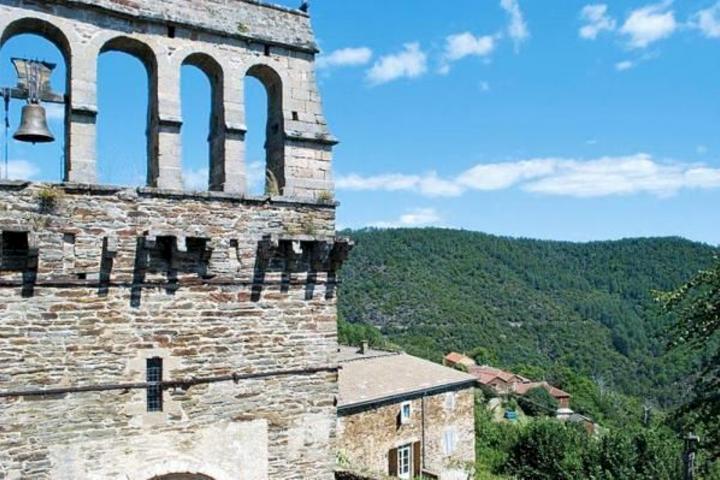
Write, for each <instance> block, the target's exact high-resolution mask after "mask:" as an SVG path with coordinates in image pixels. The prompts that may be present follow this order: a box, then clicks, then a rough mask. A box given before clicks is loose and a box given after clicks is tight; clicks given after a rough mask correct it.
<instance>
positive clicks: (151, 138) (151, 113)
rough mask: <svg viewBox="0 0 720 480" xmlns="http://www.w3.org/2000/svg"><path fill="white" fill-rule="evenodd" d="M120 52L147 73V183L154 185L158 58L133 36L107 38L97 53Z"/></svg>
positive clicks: (157, 146) (156, 172)
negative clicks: (138, 64) (142, 67)
mask: <svg viewBox="0 0 720 480" xmlns="http://www.w3.org/2000/svg"><path fill="white" fill-rule="evenodd" d="M105 52H121V53H126V54H128V55H131V56H133V57H135V58H137V59H138V60H140V62H141V63H142V64H143V66H144V67H145V70H146V71H147V75H148V89H149V92H148V112H147V185H148V186H150V187H156V186H157V181H158V177H159V176H160V163H159V156H160V155H159V149H160V113H159V99H158V59H157V56H156V55H155V52H154V51H153V49H152V48H151V47H150V46H149V45H147V44H146V43H144V42H142V41H140V40H137V39H135V38H131V37H126V36H119V37H114V38H112V39H110V40H107V41H106V42H105V43H104V44H103V46H102V47H101V48H100V51H99V54H100V55H102V54H103V53H105Z"/></svg>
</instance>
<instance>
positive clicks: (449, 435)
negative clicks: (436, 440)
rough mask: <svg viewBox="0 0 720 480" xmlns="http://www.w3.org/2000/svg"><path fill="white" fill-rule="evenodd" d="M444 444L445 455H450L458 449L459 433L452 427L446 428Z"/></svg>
mask: <svg viewBox="0 0 720 480" xmlns="http://www.w3.org/2000/svg"><path fill="white" fill-rule="evenodd" d="M443 446H444V450H445V455H447V456H450V455H452V454H453V453H455V450H456V449H457V433H455V430H454V429H451V428H450V429H447V430H445V435H444V438H443Z"/></svg>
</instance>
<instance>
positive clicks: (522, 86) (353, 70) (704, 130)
mask: <svg viewBox="0 0 720 480" xmlns="http://www.w3.org/2000/svg"><path fill="white" fill-rule="evenodd" d="M280 3H283V4H285V5H288V6H296V3H297V4H299V3H300V2H299V1H297V2H290V1H286V2H280ZM449 4H451V5H452V7H448V6H447V5H449ZM311 13H312V16H313V24H314V27H315V30H316V34H317V37H318V41H319V44H320V47H321V49H322V51H323V53H322V55H321V57H320V60H319V65H318V79H319V82H320V87H321V91H322V95H323V101H324V104H325V111H326V115H327V117H328V120H329V122H330V126H331V128H332V130H333V133H334V134H335V135H336V136H338V137H339V138H340V140H341V141H342V143H341V144H340V145H339V146H338V147H337V148H336V151H335V164H334V170H335V176H336V181H337V184H338V189H337V197H338V199H339V200H340V201H341V202H342V206H341V208H340V210H339V224H340V225H341V226H344V227H362V226H368V225H374V226H427V225H437V226H447V227H456V228H465V229H471V230H481V231H485V232H488V233H494V234H501V235H512V236H523V237H536V238H552V239H563V240H579V241H585V240H599V239H614V238H621V237H634V236H655V235H680V236H684V237H687V238H691V239H693V240H699V241H704V242H708V243H712V244H720V227H719V226H718V225H719V223H720V222H719V220H720V214H718V206H719V205H720V54H718V52H719V51H720V50H718V48H719V47H720V2H718V0H696V1H693V0H683V1H679V0H677V1H675V2H670V1H660V2H642V1H629V0H628V1H623V0H618V1H612V2H607V3H605V4H603V3H592V2H587V1H576V0H563V1H556V0H453V1H452V2H431V1H428V0H393V1H392V2H387V1H383V2H381V1H379V0H365V1H362V2H350V1H336V0H315V1H314V2H312V6H311ZM38 52H39V53H38ZM12 55H23V56H28V55H29V56H33V57H40V58H50V59H52V55H55V56H56V57H57V53H56V52H53V51H52V49H49V48H48V47H46V46H38V42H37V40H35V39H32V38H25V37H18V38H15V39H13V40H11V41H10V42H9V43H8V44H7V45H6V46H5V47H4V48H3V50H2V57H1V58H0V80H1V81H2V84H7V83H9V82H11V81H12V80H13V74H12V69H11V67H10V65H9V62H8V57H9V56H12ZM61 77H62V70H59V72H58V74H57V75H56V77H55V79H56V86H61V82H60V81H59V80H61ZM143 77H144V76H143V72H142V67H141V66H140V64H139V63H138V62H137V61H136V60H134V59H132V58H129V57H126V56H124V55H120V54H113V53H107V54H104V55H103V57H101V60H100V87H99V88H100V90H99V91H100V98H99V107H100V112H101V113H100V117H99V126H98V129H99V133H98V136H99V158H100V168H101V171H102V172H104V173H103V175H102V176H101V179H102V180H103V181H105V182H107V183H121V184H133V183H135V182H137V183H141V182H142V180H141V179H142V178H143V177H144V174H145V173H144V172H145V169H144V161H145V160H144V158H145V157H144V136H143V132H144V128H145V125H144V117H145V114H144V111H145V103H144V102H145V101H146V100H145V99H144V98H143V95H144V88H145V87H144V83H143V82H145V79H144V78H143ZM253 82H254V80H248V85H247V86H246V88H247V89H248V94H247V96H248V119H247V123H248V126H249V128H250V131H249V140H248V141H249V148H248V164H249V165H250V167H251V171H252V172H262V164H261V162H260V160H261V159H262V158H263V154H262V141H263V138H262V132H263V128H264V108H263V102H264V101H265V100H264V93H263V91H262V88H261V87H259V85H256V84H255V83H253ZM119 92H122V95H120V94H119ZM209 94H210V93H209V86H208V84H207V80H206V79H205V78H204V77H203V75H202V74H200V73H199V72H198V71H197V70H194V69H193V68H192V67H187V68H186V71H184V72H183V107H184V108H183V112H184V117H185V124H184V127H183V133H184V135H183V137H184V138H183V140H184V149H185V150H184V158H183V164H184V168H185V170H186V181H187V182H188V184H189V185H190V186H192V185H197V184H198V183H200V182H202V181H203V180H204V178H205V171H204V169H205V168H206V167H207V153H206V150H207V146H206V142H205V139H206V137H207V123H208V107H209ZM15 103H16V105H15V106H14V108H15V109H18V108H19V105H17V103H18V102H15ZM103 112H106V113H103ZM15 115H16V114H15ZM53 117H58V115H55V114H54V115H53ZM60 123H61V122H58V120H57V119H56V120H54V121H53V130H54V131H55V132H56V134H60V133H61V132H60V129H61V124H60ZM15 124H16V122H15V121H14V125H15ZM254 126H257V127H256V128H253V127H254ZM53 148H54V149H55V150H53ZM60 149H61V147H60V146H59V145H57V144H55V145H53V146H43V147H28V146H24V145H19V144H15V143H12V144H11V158H12V159H13V161H14V162H16V163H15V165H16V166H15V167H14V168H15V171H16V172H15V173H17V174H21V173H22V174H25V175H29V176H31V177H32V178H37V179H48V180H52V179H57V178H58V177H59V162H60V158H61V154H60ZM252 177H253V179H254V180H253V184H254V185H253V188H252V189H253V190H254V191H258V189H260V186H259V183H261V175H257V173H255V174H253V175H252Z"/></svg>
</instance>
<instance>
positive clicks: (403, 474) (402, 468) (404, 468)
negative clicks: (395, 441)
mask: <svg viewBox="0 0 720 480" xmlns="http://www.w3.org/2000/svg"><path fill="white" fill-rule="evenodd" d="M412 455H413V446H412V444H411V443H408V444H407V445H403V446H401V447H398V449H397V473H398V478H401V479H404V480H410V479H411V478H412V470H413V458H412Z"/></svg>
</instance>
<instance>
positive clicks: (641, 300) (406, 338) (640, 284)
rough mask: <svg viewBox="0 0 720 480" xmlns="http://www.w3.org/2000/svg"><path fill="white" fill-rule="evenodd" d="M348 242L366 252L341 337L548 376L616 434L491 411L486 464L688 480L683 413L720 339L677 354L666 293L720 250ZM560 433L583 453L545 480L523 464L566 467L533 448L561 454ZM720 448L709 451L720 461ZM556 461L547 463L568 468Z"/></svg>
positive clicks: (444, 236)
mask: <svg viewBox="0 0 720 480" xmlns="http://www.w3.org/2000/svg"><path fill="white" fill-rule="evenodd" d="M345 233H346V234H348V235H350V236H351V237H352V238H353V239H354V240H355V242H356V246H355V249H354V250H353V253H352V255H351V258H350V260H349V261H348V262H347V263H346V264H345V266H344V267H343V270H342V273H341V278H342V282H343V284H342V286H341V294H340V296H339V312H340V325H339V327H340V328H339V330H340V338H341V341H343V342H346V343H357V342H359V341H362V340H369V341H370V342H371V343H372V344H374V345H376V346H384V347H391V348H392V347H397V348H402V349H404V350H406V351H408V352H409V353H412V354H415V355H418V356H421V357H425V358H428V359H431V360H435V361H440V360H441V358H442V356H443V355H444V354H445V353H446V352H448V351H451V350H456V351H460V352H465V353H468V354H470V355H471V356H473V357H475V358H476V359H477V360H478V361H479V362H481V363H489V364H493V365H495V366H499V367H503V368H507V369H512V370H514V371H516V372H517V373H522V374H525V375H526V376H528V377H530V378H533V379H536V380H540V379H547V380H549V381H550V382H552V383H554V384H555V385H557V386H559V387H561V388H563V389H565V390H567V391H568V392H570V393H571V394H572V395H573V405H572V406H573V409H575V410H576V411H579V412H581V413H584V414H586V415H590V416H591V417H592V418H594V419H595V420H597V421H598V422H600V423H601V424H602V425H603V426H604V427H606V428H607V429H608V432H610V433H609V434H608V435H606V436H605V437H603V438H604V439H603V440H602V442H601V443H598V442H597V441H589V440H587V439H585V438H584V437H583V436H582V435H579V434H577V433H576V432H574V430H572V428H568V427H565V426H555V425H552V424H546V423H542V422H538V423H532V422H531V423H530V424H526V425H524V426H503V425H496V424H494V423H492V422H488V421H485V420H486V419H484V418H483V417H482V414H480V417H479V418H478V433H479V435H478V438H479V439H481V440H480V441H479V443H478V460H479V465H480V467H481V468H485V469H486V470H485V471H486V472H493V474H502V473H505V474H513V475H517V476H518V477H519V478H677V475H678V470H677V468H679V465H678V464H677V461H678V459H679V458H680V457H679V455H680V453H679V452H681V450H682V442H680V441H679V440H678V438H677V435H678V433H680V432H682V431H685V429H687V428H691V427H690V426H688V425H687V424H683V423H682V422H683V421H684V420H685V419H687V418H690V417H691V416H692V415H690V417H689V416H688V414H687V412H684V413H682V412H683V408H687V406H688V405H689V404H688V399H689V398H692V397H693V388H694V387H695V386H696V385H697V384H698V382H701V381H702V379H703V377H704V376H707V370H706V368H707V366H708V364H709V363H711V362H712V361H713V355H715V354H716V352H717V351H718V349H717V347H718V344H719V343H720V342H718V339H717V337H718V335H714V336H712V335H708V336H707V338H706V339H704V343H703V345H702V346H701V347H700V348H698V345H693V346H684V345H682V344H680V345H676V344H675V343H676V342H675V340H676V339H677V338H676V337H677V335H678V331H677V330H676V329H674V328H673V326H674V325H675V324H676V323H677V322H678V318H676V317H677V312H673V311H668V310H664V309H663V305H662V303H663V302H661V301H658V297H662V295H661V292H666V291H671V290H675V289H677V288H678V287H679V286H680V285H682V284H684V283H685V282H688V281H689V280H690V279H691V278H693V277H694V276H695V275H696V274H697V273H698V272H699V271H700V270H703V269H708V268H711V266H713V265H714V261H715V257H716V256H717V255H718V253H719V250H718V248H716V247H711V246H708V245H703V244H699V243H693V242H690V241H687V240H684V239H680V238H649V239H630V240H621V241H613V242H593V243H584V244H579V243H568V242H553V241H540V240H527V239H511V238H503V237H495V236H490V235H485V234H481V233H475V232H467V231H454V230H442V229H405V230H361V231H352V232H345ZM706 303H707V302H706ZM702 372H705V373H704V374H703V373H702ZM713 385H714V384H713ZM647 407H650V409H648V408H647ZM646 412H648V413H647V414H646ZM693 420H694V421H695V424H694V425H692V428H694V429H696V430H698V429H699V430H700V431H702V430H703V429H704V430H705V433H708V431H709V430H710V431H712V430H717V428H715V427H720V425H716V423H717V422H715V421H712V420H711V421H710V424H709V425H708V424H707V421H706V420H707V419H704V418H699V419H698V418H695V419H693ZM558 429H559V430H558ZM550 437H552V438H562V439H564V440H563V441H567V442H571V443H573V444H574V445H576V447H577V448H573V449H570V450H568V449H565V450H564V451H565V452H570V453H569V455H571V456H572V458H566V459H565V460H566V461H567V462H569V463H568V466H567V468H568V472H569V473H568V474H567V476H564V475H563V476H554V477H553V476H550V477H543V476H542V466H535V467H534V466H532V465H526V464H518V463H517V461H516V460H514V459H513V458H514V456H518V458H519V457H522V458H530V457H538V456H539V457H541V458H548V459H553V458H556V456H557V455H555V454H553V453H552V452H548V451H543V452H538V453H537V455H535V454H533V455H526V453H527V452H525V453H523V452H524V449H532V448H535V447H536V445H535V442H540V444H542V445H544V447H543V448H553V447H552V445H551V444H548V443H547V442H545V440H543V439H547V438H550ZM586 440H587V441H586ZM493 442H496V443H493ZM612 442H618V444H619V445H625V446H626V447H627V448H626V449H625V452H624V453H625V454H626V457H627V458H622V459H620V458H611V457H612V455H614V454H613V452H615V451H618V448H619V447H616V446H613V445H612ZM557 448H561V446H558V447H557ZM711 450H713V449H711ZM714 450H715V451H714V452H706V453H703V455H704V456H705V458H706V459H707V458H710V457H711V456H717V455H718V451H717V450H720V449H714ZM603 452H605V453H609V454H610V457H609V458H605V457H603V455H604V453H603ZM668 452H672V455H670V454H669V453H668ZM636 457H637V458H636ZM653 458H665V459H668V458H669V459H670V463H668V464H667V465H665V467H663V468H665V469H666V470H667V472H666V473H663V474H660V473H659V472H652V471H650V470H647V469H648V468H649V467H648V465H650V464H655V463H657V462H655V460H653ZM633 459H635V460H633ZM549 461H550V463H551V464H552V465H546V466H545V467H547V468H549V469H551V470H553V471H556V469H557V468H558V466H557V465H555V464H554V462H555V460H549ZM598 462H600V463H603V462H605V463H607V462H611V463H612V462H615V463H617V468H618V469H620V470H623V469H624V471H625V473H622V474H621V473H617V472H616V473H615V474H610V475H609V476H603V474H591V473H590V472H589V471H588V470H587V469H588V468H591V466H592V465H595V464H597V463H598ZM632 462H636V463H634V464H632ZM631 464H632V465H631ZM706 465H710V464H709V463H706ZM714 466H715V467H717V464H715V465H714ZM526 468H529V469H531V470H532V469H533V468H536V471H535V473H534V474H533V473H528V471H524V470H522V469H526ZM608 468H609V467H608ZM658 468H660V467H659V466H658ZM708 468H709V467H708ZM713 470H715V469H714V468H713ZM608 471H610V470H608ZM618 471H619V470H618ZM523 472H525V473H523ZM573 472H574V473H573ZM579 472H585V473H583V474H580V473H579ZM642 472H645V473H642ZM488 475H490V476H488V477H487V478H495V477H494V476H492V475H491V474H490V473H488ZM578 475H580V476H578ZM706 475H707V476H705V477H704V478H718V477H717V476H720V472H713V473H710V472H709V471H708V472H706ZM716 475H717V476H716ZM478 478H486V477H483V476H482V475H480V474H479V476H478ZM498 478H501V477H498Z"/></svg>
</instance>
